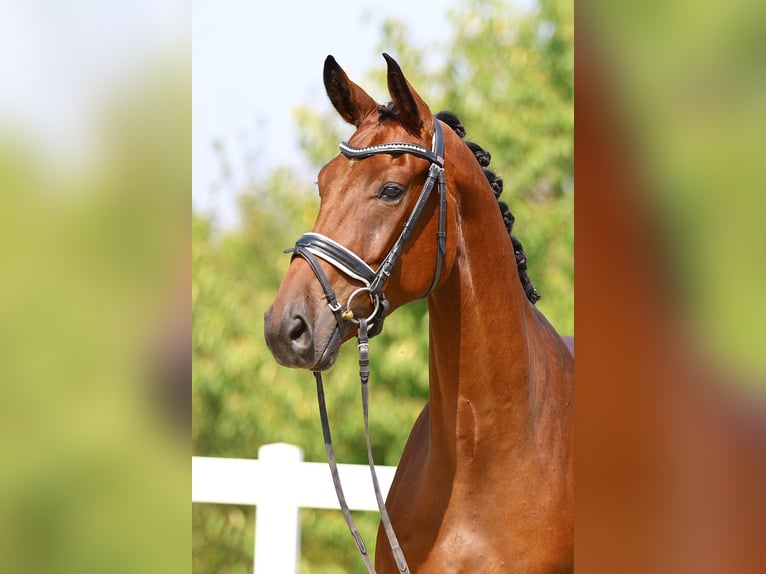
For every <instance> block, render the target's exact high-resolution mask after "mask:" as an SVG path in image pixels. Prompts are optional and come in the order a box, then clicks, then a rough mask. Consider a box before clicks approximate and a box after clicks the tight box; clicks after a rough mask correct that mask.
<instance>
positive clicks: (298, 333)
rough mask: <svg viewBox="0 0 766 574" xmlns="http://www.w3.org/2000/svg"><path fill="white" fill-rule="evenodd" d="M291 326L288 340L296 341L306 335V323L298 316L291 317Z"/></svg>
mask: <svg viewBox="0 0 766 574" xmlns="http://www.w3.org/2000/svg"><path fill="white" fill-rule="evenodd" d="M292 323H293V324H292V326H291V327H290V333H289V335H290V340H291V341H297V340H298V339H300V338H301V337H303V335H304V334H305V333H306V331H307V329H308V327H307V325H306V321H305V320H304V319H303V317H301V316H300V315H297V316H295V317H293V321H292Z"/></svg>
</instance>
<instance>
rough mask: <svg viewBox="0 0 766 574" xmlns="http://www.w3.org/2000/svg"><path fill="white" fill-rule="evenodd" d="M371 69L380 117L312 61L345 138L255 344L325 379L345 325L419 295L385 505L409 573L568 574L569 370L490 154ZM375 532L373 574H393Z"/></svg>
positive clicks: (359, 92)
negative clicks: (379, 80)
mask: <svg viewBox="0 0 766 574" xmlns="http://www.w3.org/2000/svg"><path fill="white" fill-rule="evenodd" d="M384 57H385V59H386V61H387V65H388V75H387V78H388V90H389V93H390V96H391V99H392V101H391V103H390V104H388V105H383V106H381V105H378V104H377V103H376V102H375V100H373V98H372V97H370V96H369V95H368V94H367V93H366V92H365V91H364V90H363V89H362V88H360V87H359V86H358V85H356V84H355V83H354V82H352V81H351V80H349V78H348V76H347V75H346V73H345V72H344V71H343V69H342V68H341V67H340V66H339V65H338V64H337V62H336V61H335V59H334V58H332V56H328V57H327V59H326V60H325V66H324V84H325V88H326V90H327V94H328V96H329V98H330V101H331V102H332V104H333V106H334V107H335V109H336V110H337V111H338V113H339V114H340V115H341V117H342V118H343V119H344V120H346V121H347V122H349V123H351V124H353V125H354V126H355V127H356V131H355V133H354V134H353V135H352V136H351V138H350V140H349V141H348V142H343V143H342V144H341V154H339V155H338V156H337V157H335V158H334V159H332V160H331V161H330V162H329V163H327V164H326V165H325V166H324V167H323V168H322V169H321V170H320V172H319V177H318V185H319V195H320V198H321V204H320V209H319V214H318V216H317V220H316V223H315V225H314V228H313V231H312V232H311V233H308V234H306V235H304V236H303V237H302V238H301V239H299V240H298V243H297V244H296V247H295V249H294V250H293V251H294V255H293V261H292V263H291V265H290V267H289V269H288V271H287V274H286V276H285V278H284V280H283V282H282V284H281V286H280V289H279V292H278V293H277V296H276V298H275V300H274V302H273V304H272V305H271V307H270V308H269V309H268V310H267V311H266V313H265V316H264V331H265V336H266V341H267V344H268V346H269V348H270V350H271V352H272V354H273V355H274V357H275V359H276V360H277V361H278V362H279V363H280V364H282V365H285V366H288V367H293V368H304V369H309V370H312V371H315V372H318V371H323V370H326V369H328V368H330V367H331V366H332V365H333V363H334V361H335V359H336V357H337V355H338V350H339V348H340V345H341V344H342V343H343V342H345V341H346V340H348V339H350V338H352V337H353V335H354V328H353V326H354V324H360V325H361V324H362V323H365V325H366V323H367V322H368V321H369V324H370V334H371V335H374V334H375V333H376V332H379V330H380V329H381V328H382V325H383V319H384V318H385V317H386V316H388V315H390V314H391V312H393V311H394V310H395V309H396V308H398V307H400V306H402V305H405V304H407V303H408V302H411V301H413V300H416V299H420V298H423V297H427V300H428V312H429V401H428V403H427V404H426V405H425V407H424V409H423V411H422V413H421V414H420V415H419V417H418V418H417V420H416V422H415V424H414V427H413V429H412V431H411V434H410V436H409V439H408V441H407V443H406V445H405V447H404V451H403V453H402V456H401V460H400V462H399V465H398V468H397V471H396V475H395V478H394V481H393V484H392V486H391V489H390V491H389V495H388V498H387V501H386V507H387V509H388V515H389V516H390V521H391V523H392V524H393V527H394V529H395V531H396V534H397V536H398V540H399V543H400V545H401V550H402V551H403V553H404V555H405V556H406V560H407V562H408V564H409V568H410V569H411V571H412V572H417V573H418V574H430V573H439V574H443V573H447V572H472V573H484V574H487V573H499V572H525V573H535V572H570V571H572V570H573V562H574V548H573V538H574V532H573V530H574V529H573V515H574V502H573V498H574V484H573V455H574V453H573V418H574V417H573V410H574V405H573V371H574V359H573V355H572V353H571V351H570V349H569V348H568V346H567V343H565V342H564V340H563V339H562V338H561V337H560V336H559V335H558V334H557V332H556V331H555V329H554V328H553V327H552V326H551V325H550V323H549V322H548V321H547V320H546V319H545V317H544V316H543V315H542V313H541V312H540V311H538V310H537V308H536V307H535V306H534V302H535V301H536V299H537V293H536V291H535V290H534V288H533V287H532V285H531V283H530V282H529V279H528V278H527V275H526V258H525V256H524V254H523V250H522V249H521V244H520V243H519V242H518V241H517V240H516V238H515V237H511V236H510V224H512V223H513V216H512V215H511V214H510V211H508V208H507V207H506V206H505V204H503V203H500V202H498V200H497V195H496V191H497V189H496V190H495V192H493V185H491V183H494V184H495V188H497V187H500V188H501V187H502V186H501V183H500V182H498V181H497V178H495V177H494V176H493V174H491V172H489V171H488V170H486V169H485V167H486V165H487V164H488V159H489V154H487V153H486V152H484V151H483V150H482V149H481V148H480V147H478V146H476V145H475V144H472V143H467V142H466V141H464V140H463V137H462V136H464V135H465V132H464V129H463V127H462V125H460V123H459V120H458V119H457V118H456V117H455V116H454V115H452V114H448V113H446V114H445V113H440V114H437V117H434V116H433V115H432V113H431V111H430V110H429V107H428V105H427V104H426V103H425V102H424V101H423V99H422V98H421V97H420V96H419V95H418V93H417V92H416V91H415V90H414V89H413V87H412V86H411V85H410V83H409V82H408V81H407V79H406V78H405V77H404V74H403V73H402V71H401V69H400V67H399V65H398V64H397V63H396V61H394V59H393V58H391V57H390V56H388V55H387V54H384ZM437 118H441V119H437ZM477 160H478V161H477ZM435 182H436V184H435ZM435 185H437V188H436V189H438V191H437V192H434V193H432V194H431V193H430V191H431V190H432V188H434V186H435ZM498 206H500V209H498ZM504 220H505V221H504ZM403 229H404V231H403ZM392 253H393V254H394V255H392ZM341 302H345V307H344V305H343V304H342V303H341ZM365 316H367V319H364V317H365ZM365 328H366V327H365ZM360 329H361V327H360ZM372 362H373V364H374V358H373V361H372ZM383 530H384V529H383V527H382V526H381V528H379V531H378V545H377V548H378V551H377V553H376V556H375V570H376V571H377V572H378V573H381V574H382V573H389V572H398V571H399V569H398V568H397V564H396V562H395V560H394V556H393V554H392V552H391V551H389V550H387V549H386V536H385V533H384V532H383Z"/></svg>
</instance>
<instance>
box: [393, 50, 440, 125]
mask: <svg viewBox="0 0 766 574" xmlns="http://www.w3.org/2000/svg"><path fill="white" fill-rule="evenodd" d="M383 57H384V58H385V59H386V62H387V63H388V92H389V93H390V94H391V99H392V100H393V101H394V103H395V104H396V107H397V109H398V110H399V115H400V117H401V121H402V124H403V125H404V127H405V128H406V129H407V131H408V132H410V133H411V134H413V135H415V136H421V135H422V132H423V130H424V128H426V129H430V127H431V125H432V123H433V119H432V116H431V110H430V109H429V108H428V104H426V103H425V102H424V101H423V98H421V97H420V96H419V95H418V93H417V92H416V91H415V90H414V89H413V87H412V86H411V85H410V83H409V82H408V81H407V79H406V78H405V77H404V74H403V73H402V69H401V68H400V67H399V64H397V63H396V60H394V59H393V58H392V57H391V56H389V55H388V54H385V53H384V54H383Z"/></svg>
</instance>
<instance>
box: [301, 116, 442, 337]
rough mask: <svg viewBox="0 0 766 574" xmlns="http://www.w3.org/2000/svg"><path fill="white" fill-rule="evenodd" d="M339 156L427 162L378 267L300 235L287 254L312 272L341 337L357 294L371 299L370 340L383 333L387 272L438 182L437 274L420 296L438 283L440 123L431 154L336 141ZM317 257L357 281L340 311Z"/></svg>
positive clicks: (410, 147) (405, 146) (322, 239)
mask: <svg viewBox="0 0 766 574" xmlns="http://www.w3.org/2000/svg"><path fill="white" fill-rule="evenodd" d="M340 151H341V153H342V154H343V155H344V156H346V157H347V158H349V159H352V160H356V159H364V158H367V157H370V156H373V155H380V154H401V153H407V154H411V155H415V156H417V157H420V158H423V159H426V160H428V161H429V162H431V166H430V167H429V169H428V177H427V179H426V181H425V183H424V184H423V189H422V190H421V192H420V197H418V200H417V203H415V207H414V208H413V209H412V212H411V213H410V216H409V217H408V218H407V221H406V222H405V224H404V228H403V229H402V232H401V233H400V234H399V237H398V238H397V239H396V241H395V242H394V244H393V246H392V247H391V250H390V251H389V252H388V255H386V257H385V258H384V259H383V262H382V263H381V264H380V266H379V267H378V269H377V270H373V269H372V267H370V265H368V264H367V262H365V261H364V260H363V259H362V258H361V257H359V256H358V255H357V254H356V253H354V252H353V251H351V250H350V249H348V248H347V247H345V246H343V245H341V244H340V243H338V242H336V241H334V240H332V239H330V238H329V237H327V236H325V235H322V234H321V233H314V232H310V233H305V234H304V235H302V236H301V237H300V238H299V239H298V241H297V242H296V243H295V247H293V248H292V249H288V250H287V251H288V252H292V253H293V258H295V257H301V258H303V259H305V260H306V262H307V263H308V264H309V266H310V267H311V269H312V271H313V272H314V275H316V277H317V279H318V280H319V283H320V284H321V285H322V290H323V291H324V293H325V296H326V298H327V304H328V305H329V307H330V310H331V311H332V313H333V315H334V317H335V321H336V322H337V324H338V328H339V329H341V332H343V328H344V325H345V323H344V322H345V321H351V322H352V323H356V322H357V321H358V319H357V318H355V317H354V315H353V312H352V311H351V301H352V300H353V299H354V298H355V297H357V296H358V295H360V294H362V293H365V292H366V293H367V294H368V295H369V297H370V302H371V303H372V308H373V312H372V313H371V314H370V316H368V317H367V322H368V324H369V326H370V335H371V336H375V335H377V334H378V333H380V331H381V330H382V329H383V320H384V318H385V315H386V312H387V311H388V301H386V297H385V295H384V293H383V287H384V285H385V283H386V281H387V280H388V277H389V276H390V275H391V271H392V269H393V268H394V265H396V262H397V260H398V259H399V256H400V255H401V254H402V249H403V247H404V243H405V242H406V241H407V239H408V238H409V236H410V234H411V233H412V230H413V229H414V228H415V225H416V224H417V222H418V219H419V218H420V214H421V213H422V212H423V208H425V206H426V203H427V202H428V198H429V197H430V195H431V191H432V190H433V187H434V184H437V183H438V186H437V188H438V193H439V222H438V230H437V232H436V241H437V249H436V269H435V270H434V277H433V280H432V281H431V286H430V287H429V288H428V291H426V293H425V294H424V295H423V296H424V297H427V296H428V295H429V294H430V293H431V291H433V290H434V288H435V287H436V285H437V284H438V283H439V278H440V276H441V268H442V260H443V259H444V254H445V252H446V250H447V245H446V235H447V233H446V225H447V208H446V206H447V192H446V185H445V181H444V134H443V133H442V128H441V125H440V124H439V120H437V119H436V118H434V135H433V143H432V146H431V149H430V150H429V149H427V148H425V147H423V146H421V145H418V144H414V143H409V142H392V143H384V144H379V145H374V146H369V147H363V148H355V147H353V146H351V145H350V144H349V143H348V142H341V144H340ZM317 258H320V259H322V260H324V261H326V262H327V263H329V264H330V265H332V266H333V267H335V268H336V269H337V270H338V271H340V272H341V273H343V274H344V275H346V276H347V277H350V278H352V279H355V280H357V281H360V282H361V283H362V284H363V286H362V287H360V288H359V289H357V290H355V291H354V292H353V293H351V295H350V296H349V298H348V301H346V307H345V309H344V308H343V306H342V305H341V303H340V302H339V301H338V299H337V297H336V295H335V292H334V291H333V289H332V287H331V286H330V282H329V280H328V279H327V277H326V275H325V274H324V272H323V271H322V268H321V266H320V265H319V262H318V261H317Z"/></svg>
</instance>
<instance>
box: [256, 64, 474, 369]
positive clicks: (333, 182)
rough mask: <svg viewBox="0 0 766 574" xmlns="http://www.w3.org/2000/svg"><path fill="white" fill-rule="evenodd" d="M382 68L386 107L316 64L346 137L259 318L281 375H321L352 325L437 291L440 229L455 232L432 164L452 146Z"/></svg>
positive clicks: (446, 243) (442, 259)
mask: <svg viewBox="0 0 766 574" xmlns="http://www.w3.org/2000/svg"><path fill="white" fill-rule="evenodd" d="M384 57H385V59H386V61H387V63H388V90H389V93H390V96H391V100H392V101H391V103H389V104H387V105H379V104H377V103H376V102H375V100H373V99H372V98H371V97H370V96H369V95H368V94H367V93H366V92H365V91H364V90H363V89H362V88H360V87H359V86H358V85H356V84H355V83H354V82H352V81H351V80H349V78H348V76H347V75H346V73H345V72H344V71H343V70H342V69H341V67H340V66H339V65H338V64H337V62H336V61H335V59H334V58H333V57H332V56H328V57H327V59H326V60H325V66H324V84H325V89H326V90H327V95H328V96H329V98H330V101H331V102H332V104H333V106H334V107H335V109H336V110H337V111H338V113H339V114H340V115H341V117H342V118H343V119H344V120H346V121H347V122H349V123H351V124H353V125H354V126H355V127H356V131H355V132H354V134H353V135H352V136H351V138H350V139H349V141H348V142H344V143H343V144H341V152H342V153H340V154H339V155H338V156H336V157H335V158H333V159H332V160H331V161H330V162H329V163H327V164H326V165H325V166H324V167H323V168H322V169H321V170H320V172H319V177H318V184H319V196H320V200H321V201H320V209H319V214H318V216H317V219H316V223H315V224H314V227H313V230H312V232H311V233H308V234H306V235H304V236H303V237H302V238H301V239H299V241H298V243H297V244H296V247H295V249H294V250H293V252H294V255H293V261H292V263H291V265H290V268H289V269H288V272H287V274H286V276H285V278H284V280H283V281H282V284H281V286H280V289H279V292H278V293H277V296H276V298H275V300H274V302H273V304H272V305H271V307H270V308H269V309H268V310H267V311H266V314H265V318H264V319H265V320H264V323H265V335H266V342H267V344H268V347H269V349H270V350H271V352H272V354H273V355H274V357H275V358H276V360H277V361H278V362H279V363H281V364H282V365H285V366H288V367H295V368H308V369H312V370H315V371H318V370H324V369H328V368H329V367H331V366H332V365H333V363H334V361H335V359H336V357H337V355H338V351H339V349H340V345H341V344H342V343H343V342H344V341H345V340H347V339H349V338H351V336H353V334H354V333H355V330H354V328H353V325H354V324H355V323H358V319H360V318H366V319H367V320H369V322H370V329H371V332H372V334H375V333H376V332H379V331H380V328H381V327H382V322H383V319H384V318H385V315H387V314H389V313H390V312H392V311H393V310H394V309H396V308H397V307H399V306H401V305H404V304H406V303H408V302H410V301H413V300H415V299H419V298H422V297H424V296H426V295H427V294H429V293H430V292H431V291H432V290H434V289H435V288H437V287H438V285H439V284H440V281H441V280H442V279H443V278H444V277H446V276H448V274H449V272H450V269H451V266H452V264H453V262H454V258H455V240H454V234H451V235H452V237H450V234H448V233H445V230H446V229H455V225H456V221H455V220H456V215H455V208H454V205H455V203H454V201H451V200H450V199H449V196H450V193H451V192H450V190H449V186H448V184H447V182H448V181H449V180H448V178H446V177H445V175H444V170H443V167H444V163H443V157H442V154H443V153H444V152H443V150H444V146H445V141H446V142H447V145H448V146H449V142H450V141H451V139H453V138H457V136H455V135H454V133H453V131H452V130H450V129H445V130H442V129H441V126H440V125H439V124H438V120H436V119H435V118H434V117H433V115H432V114H431V111H430V110H429V108H428V105H427V104H426V103H425V102H424V101H423V99H422V98H421V97H420V96H419V95H418V93H417V92H416V91H415V90H414V89H413V88H412V86H411V85H410V84H409V82H408V81H407V79H406V78H405V77H404V74H403V73H402V71H401V69H400V67H399V65H398V64H397V63H396V62H395V61H394V60H393V58H391V57H390V56H388V55H387V54H384ZM463 147H464V146H463ZM437 148H438V149H437ZM468 157H469V159H470V160H471V161H473V159H472V157H471V156H470V155H469V156H468ZM453 161H454V160H453V158H450V162H453ZM431 191H433V193H431ZM403 230H405V231H403ZM392 253H395V255H394V256H392Z"/></svg>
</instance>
